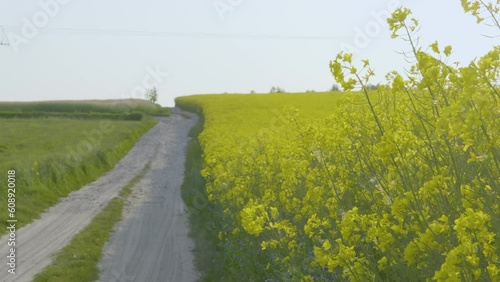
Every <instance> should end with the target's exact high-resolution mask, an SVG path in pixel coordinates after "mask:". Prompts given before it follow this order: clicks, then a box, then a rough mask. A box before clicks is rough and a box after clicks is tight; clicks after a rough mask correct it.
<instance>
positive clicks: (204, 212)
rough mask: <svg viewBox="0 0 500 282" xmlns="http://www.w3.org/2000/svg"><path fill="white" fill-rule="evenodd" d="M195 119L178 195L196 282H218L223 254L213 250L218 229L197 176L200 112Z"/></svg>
mask: <svg viewBox="0 0 500 282" xmlns="http://www.w3.org/2000/svg"><path fill="white" fill-rule="evenodd" d="M184 109H185V110H188V109H186V108H184ZM191 110H192V109H191ZM198 116H199V120H198V123H197V124H196V125H195V126H194V127H193V128H192V129H191V131H190V132H189V136H190V137H191V140H190V142H189V143H188V146H187V150H186V167H185V176H184V182H183V184H182V187H181V194H182V199H183V200H184V203H185V204H186V206H187V208H188V210H189V222H190V236H191V238H193V241H194V243H195V248H194V250H193V253H194V255H195V265H196V268H197V269H198V270H199V271H200V272H201V275H202V277H201V278H200V281H219V278H220V277H221V276H223V275H224V264H223V263H222V262H223V254H221V252H220V250H219V249H218V247H217V243H218V242H217V240H216V239H217V233H218V230H219V229H218V228H219V227H218V226H217V223H215V222H214V221H213V218H214V217H213V213H214V211H215V209H214V207H213V206H212V205H211V203H210V202H209V201H208V198H207V195H206V192H205V179H204V178H203V177H202V176H201V174H200V171H201V169H202V165H203V159H202V149H201V146H200V143H199V141H198V135H199V134H200V133H201V132H202V131H203V124H204V118H203V114H202V113H200V112H198Z"/></svg>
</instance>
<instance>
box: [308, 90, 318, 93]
mask: <svg viewBox="0 0 500 282" xmlns="http://www.w3.org/2000/svg"><path fill="white" fill-rule="evenodd" d="M314 92H316V91H314V90H306V93H314Z"/></svg>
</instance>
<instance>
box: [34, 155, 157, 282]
mask: <svg viewBox="0 0 500 282" xmlns="http://www.w3.org/2000/svg"><path fill="white" fill-rule="evenodd" d="M150 167H151V163H148V164H146V166H145V167H144V169H143V170H142V171H141V172H140V173H139V174H138V175H137V176H135V177H134V178H133V179H132V180H130V182H129V183H128V184H127V185H126V186H125V187H124V188H123V189H122V191H121V192H120V196H118V197H116V198H114V199H113V200H111V201H110V202H109V204H108V205H107V206H106V207H105V208H104V209H103V211H102V212H101V213H99V214H98V215H97V216H96V217H95V218H94V219H93V220H92V222H91V223H90V224H89V225H88V226H87V227H85V229H83V230H82V231H80V232H79V233H78V234H76V235H75V237H73V239H72V240H71V242H70V243H69V244H68V245H67V246H66V247H64V248H63V249H62V250H60V251H59V252H58V253H56V254H55V257H54V261H53V263H52V264H51V265H50V266H48V267H47V268H45V269H44V270H42V272H40V273H38V274H37V275H36V276H35V279H34V280H33V281H35V282H45V281H51V282H58V281H60V282H68V281H71V282H84V281H95V280H97V278H98V277H99V268H98V267H97V264H98V263H99V261H100V259H101V255H102V250H103V248H104V244H105V243H106V242H107V241H109V239H110V237H111V235H110V232H111V231H112V229H113V227H114V226H115V224H116V223H117V222H118V221H120V220H121V218H122V210H123V206H124V200H125V199H126V198H127V196H128V195H129V194H130V193H131V192H132V189H133V187H134V186H135V185H136V184H137V183H138V182H139V181H140V180H141V179H142V178H143V177H144V175H145V174H146V173H147V171H148V170H149V169H150Z"/></svg>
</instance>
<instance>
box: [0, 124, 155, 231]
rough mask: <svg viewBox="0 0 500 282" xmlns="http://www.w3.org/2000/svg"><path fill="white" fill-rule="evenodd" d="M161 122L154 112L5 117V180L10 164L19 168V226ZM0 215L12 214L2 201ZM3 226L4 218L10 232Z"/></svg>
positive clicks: (0, 150)
mask: <svg viewBox="0 0 500 282" xmlns="http://www.w3.org/2000/svg"><path fill="white" fill-rule="evenodd" d="M103 122H104V123H103ZM156 123H157V121H156V120H154V119H153V118H151V117H146V118H145V119H144V120H142V121H89V120H68V119H48V120H36V119H35V120H17V119H14V120H8V121H0V132H2V134H1V135H0V159H1V162H0V183H7V171H8V170H12V169H14V170H16V188H17V189H16V219H17V220H18V224H19V227H22V226H25V225H27V224H29V223H30V222H32V221H33V220H34V219H36V218H38V217H39V216H40V214H41V213H42V212H43V211H44V210H46V209H47V208H49V207H50V206H52V205H54V204H56V203H57V202H58V201H59V199H61V198H64V197H66V196H67V195H68V194H69V193H70V192H72V191H74V190H77V189H80V188H81V187H82V186H84V185H85V184H87V183H90V182H92V181H94V180H95V179H97V178H98V177H100V176H101V175H102V174H104V173H105V172H107V171H109V170H110V169H111V168H112V167H113V166H114V165H115V164H116V163H117V162H118V161H119V160H120V159H122V158H123V157H124V156H125V155H126V154H127V152H128V151H129V150H130V149H131V148H132V147H133V145H134V144H135V143H136V142H137V140H139V138H140V137H141V136H142V135H143V134H144V133H146V132H147V131H149V129H151V128H152V127H153V126H154V125H155V124H156ZM20 128H21V129H22V130H19V129H20ZM89 146H90V147H89ZM88 148H91V149H92V150H87V149H88ZM79 151H82V154H80V155H79V159H75V157H74V155H75V154H76V153H74V152H79ZM6 197H7V193H0V202H1V203H6V202H7V199H6ZM0 218H2V219H6V218H7V205H0ZM4 226H6V222H5V220H3V221H2V223H1V224H0V235H2V234H4V233H6V229H5V227H4Z"/></svg>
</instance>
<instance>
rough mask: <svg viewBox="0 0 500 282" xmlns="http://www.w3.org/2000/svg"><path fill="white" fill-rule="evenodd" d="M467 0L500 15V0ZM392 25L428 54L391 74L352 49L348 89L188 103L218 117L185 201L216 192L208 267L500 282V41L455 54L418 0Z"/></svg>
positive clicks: (340, 69) (216, 275) (346, 62)
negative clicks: (424, 27)
mask: <svg viewBox="0 0 500 282" xmlns="http://www.w3.org/2000/svg"><path fill="white" fill-rule="evenodd" d="M461 4H462V6H463V8H464V10H465V11H466V12H468V13H471V14H472V15H474V16H476V17H478V22H480V21H481V20H484V19H482V18H481V14H482V12H484V11H486V13H487V17H486V18H487V19H490V20H491V19H493V25H494V26H495V23H496V26H498V19H499V18H498V13H499V11H500V7H498V5H496V6H495V5H493V4H491V5H490V6H488V5H486V4H484V2H482V1H461ZM497 7H498V8H497ZM388 23H389V27H390V30H391V32H393V37H394V38H402V39H403V40H404V41H405V42H408V43H409V44H410V49H411V50H413V52H412V53H407V54H405V55H406V56H407V57H406V59H407V60H408V61H412V62H414V64H413V65H412V66H411V67H409V68H408V72H407V73H405V74H400V73H398V72H392V73H390V74H389V75H388V76H387V77H388V80H389V81H388V83H387V84H385V85H382V84H381V85H377V86H376V87H372V86H370V85H371V84H369V83H370V78H371V77H373V75H374V71H373V70H372V68H371V67H370V63H369V61H368V60H362V61H361V63H360V65H358V64H357V63H356V62H355V60H354V59H353V56H352V54H346V53H340V54H338V56H336V57H335V59H334V60H332V61H331V63H330V69H331V73H332V75H333V77H334V78H335V80H336V81H337V83H339V85H340V86H341V87H342V88H343V89H344V90H345V91H346V92H344V93H342V92H335V93H307V94H293V95H291V94H290V95H287V94H271V95H208V96H190V97H181V98H178V99H177V100H176V103H177V105H178V106H180V107H183V108H184V109H190V110H191V111H195V112H198V113H200V114H201V115H202V116H203V117H204V124H203V131H202V132H201V133H200V134H199V136H198V140H199V144H200V145H199V147H196V146H195V147H194V148H192V149H191V150H190V151H189V152H188V156H189V154H196V155H198V156H201V157H202V159H196V158H194V159H195V160H196V161H194V165H192V166H191V167H188V172H190V169H192V168H197V167H199V166H200V162H202V168H201V172H200V174H201V175H202V176H203V181H202V180H196V183H194V184H192V185H189V183H190V182H189V181H191V182H193V179H199V177H198V175H197V174H196V173H195V172H190V173H188V174H187V175H186V179H187V181H188V182H187V183H188V184H186V185H189V186H190V187H185V188H187V189H193V190H192V191H198V194H197V195H194V194H192V193H191V194H190V193H189V192H186V193H185V194H184V197H185V198H184V199H185V201H186V202H187V203H188V205H191V206H193V204H192V202H193V199H194V197H195V196H197V197H199V195H200V194H202V195H206V197H207V199H208V201H209V202H208V204H206V205H201V206H200V208H201V209H202V211H201V212H197V211H196V210H194V211H193V210H190V211H191V214H192V215H191V223H192V225H193V230H194V231H197V230H201V231H202V232H203V234H206V235H204V236H201V235H197V234H194V238H195V240H197V241H198V242H197V247H198V248H200V250H204V251H206V253H201V252H197V254H198V259H199V261H200V264H199V266H201V268H202V271H204V273H205V280H207V281H239V280H242V279H244V280H245V281H431V280H434V281H500V264H499V261H500V239H499V238H500V134H499V133H500V123H499V122H498V121H499V120H500V92H499V88H498V81H499V80H500V46H496V47H494V48H493V49H492V50H491V51H490V52H488V53H487V54H484V55H483V56H481V57H478V59H476V60H474V61H473V62H471V63H470V64H468V65H466V66H459V65H455V64H448V63H447V62H448V61H450V60H452V50H453V49H452V47H451V46H440V45H439V44H438V42H435V43H433V44H431V45H430V46H423V47H422V46H418V45H416V43H415V42H418V40H416V38H417V37H418V35H417V34H416V32H417V31H418V30H419V25H418V21H417V20H415V19H413V18H411V11H410V10H408V9H405V8H399V9H397V10H396V11H395V12H394V13H393V14H392V16H391V17H390V18H389V19H388ZM498 28H499V30H500V26H498ZM426 50H427V51H426ZM353 89H361V91H360V92H352V90H353ZM195 145H196V144H195ZM203 183H205V184H204V185H205V189H204V190H201V189H199V190H196V189H198V188H194V187H200V186H202V185H203ZM190 201H191V203H190ZM203 207H204V208H203ZM204 244H208V245H210V246H209V247H203V245H204ZM214 245H215V246H214ZM201 248H204V249H201ZM207 256H211V259H210V258H207ZM212 266H216V267H214V268H212V269H211V268H210V267H212Z"/></svg>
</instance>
